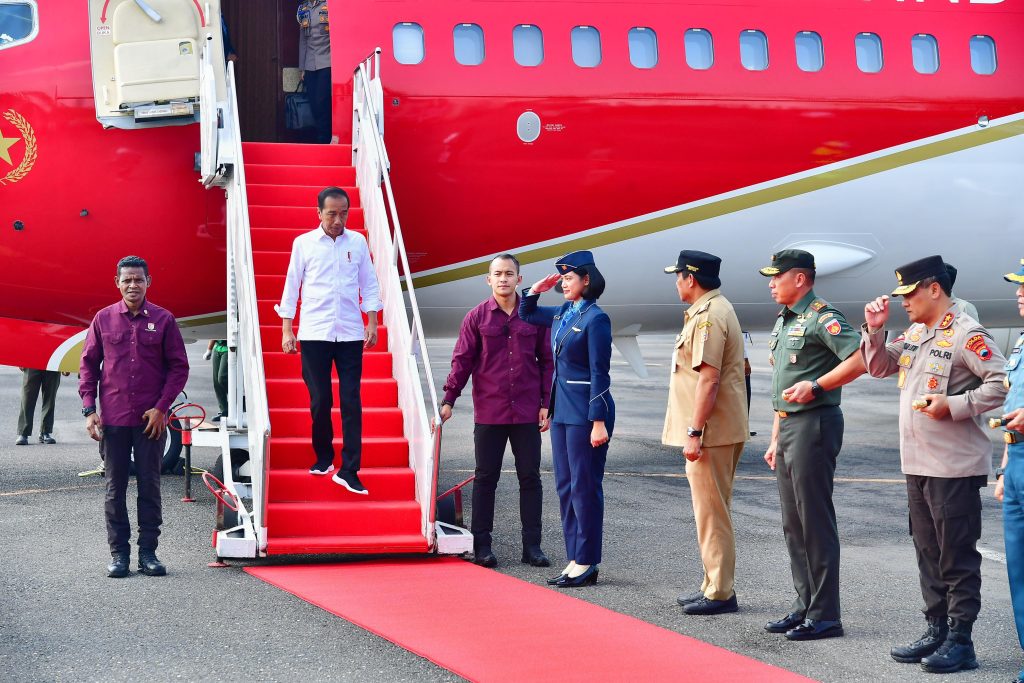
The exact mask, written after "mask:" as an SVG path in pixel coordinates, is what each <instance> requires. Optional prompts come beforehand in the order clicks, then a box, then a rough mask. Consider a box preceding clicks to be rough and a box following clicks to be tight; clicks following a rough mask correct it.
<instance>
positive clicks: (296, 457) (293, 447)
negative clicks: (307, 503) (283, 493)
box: [269, 430, 409, 470]
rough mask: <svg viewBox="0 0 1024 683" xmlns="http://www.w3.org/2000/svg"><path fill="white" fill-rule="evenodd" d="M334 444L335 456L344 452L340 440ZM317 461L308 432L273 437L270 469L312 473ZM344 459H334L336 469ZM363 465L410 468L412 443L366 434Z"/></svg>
mask: <svg viewBox="0 0 1024 683" xmlns="http://www.w3.org/2000/svg"><path fill="white" fill-rule="evenodd" d="M275 433H276V432H275ZM337 433H338V434H339V436H338V438H336V439H334V441H333V442H332V444H333V447H334V452H335V454H338V453H341V448H342V446H343V445H344V441H343V440H342V439H341V437H340V432H337ZM315 461H316V457H315V456H314V455H313V446H312V444H311V443H310V437H309V433H308V430H307V433H306V435H305V436H273V437H271V439H270V460H269V462H270V468H271V469H272V470H278V469H283V470H287V469H303V470H309V468H310V467H312V466H313V463H314V462H315ZM340 464H341V459H340V457H339V456H338V455H335V457H334V466H335V467H338V466H339V465H340ZM362 466H363V467H364V468H367V469H369V468H373V467H408V466H409V442H408V441H406V439H405V437H404V436H366V435H363V454H362Z"/></svg>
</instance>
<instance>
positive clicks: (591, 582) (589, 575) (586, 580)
mask: <svg viewBox="0 0 1024 683" xmlns="http://www.w3.org/2000/svg"><path fill="white" fill-rule="evenodd" d="M597 573H598V570H597V565H596V564H592V565H590V566H589V567H587V571H585V572H583V573H582V574H580V575H579V576H576V577H573V578H570V577H569V576H568V575H566V576H565V578H564V579H560V580H559V581H558V583H556V584H555V585H556V586H558V587H559V588H580V587H581V586H596V585H597Z"/></svg>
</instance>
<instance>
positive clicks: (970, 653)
mask: <svg viewBox="0 0 1024 683" xmlns="http://www.w3.org/2000/svg"><path fill="white" fill-rule="evenodd" d="M973 626H974V622H970V621H957V620H956V619H953V618H950V620H949V635H947V636H946V640H945V641H944V642H943V643H942V645H940V646H939V649H938V650H936V651H935V653H934V654H931V655H928V656H927V657H925V658H923V659H922V660H921V668H922V669H924V670H925V671H927V672H928V673H933V674H949V673H953V672H954V671H964V670H967V669H977V668H978V660H977V658H975V656H974V642H973V641H972V640H971V628H972V627H973Z"/></svg>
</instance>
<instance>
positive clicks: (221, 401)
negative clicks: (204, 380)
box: [213, 351, 228, 415]
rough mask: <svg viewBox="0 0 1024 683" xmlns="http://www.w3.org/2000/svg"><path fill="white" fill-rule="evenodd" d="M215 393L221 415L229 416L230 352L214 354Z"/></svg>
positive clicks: (216, 352) (215, 352)
mask: <svg viewBox="0 0 1024 683" xmlns="http://www.w3.org/2000/svg"><path fill="white" fill-rule="evenodd" d="M213 393H215V394H216V395H217V407H218V408H220V412H221V415H227V414H228V352H227V351H214V352H213Z"/></svg>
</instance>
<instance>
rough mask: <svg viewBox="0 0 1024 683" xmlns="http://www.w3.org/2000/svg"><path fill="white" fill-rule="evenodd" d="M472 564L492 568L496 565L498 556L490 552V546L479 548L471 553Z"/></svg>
mask: <svg viewBox="0 0 1024 683" xmlns="http://www.w3.org/2000/svg"><path fill="white" fill-rule="evenodd" d="M473 564H478V565H480V566H481V567H487V568H488V569H493V568H494V567H497V566H498V558H497V557H495V555H494V553H493V552H491V549H490V548H480V550H477V551H475V552H474V553H473Z"/></svg>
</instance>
